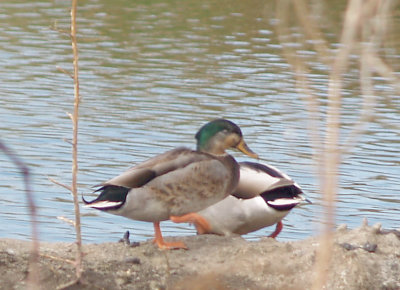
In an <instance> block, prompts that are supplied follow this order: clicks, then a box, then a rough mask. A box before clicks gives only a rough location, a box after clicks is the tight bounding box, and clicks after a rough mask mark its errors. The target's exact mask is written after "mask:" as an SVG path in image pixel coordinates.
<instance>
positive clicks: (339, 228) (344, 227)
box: [337, 224, 347, 232]
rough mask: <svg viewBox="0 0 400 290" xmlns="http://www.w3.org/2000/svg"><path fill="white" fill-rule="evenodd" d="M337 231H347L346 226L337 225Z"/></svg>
mask: <svg viewBox="0 0 400 290" xmlns="http://www.w3.org/2000/svg"><path fill="white" fill-rule="evenodd" d="M337 231H338V232H344V231H347V225H346V224H341V225H339V226H338V228H337Z"/></svg>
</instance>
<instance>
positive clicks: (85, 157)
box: [0, 0, 400, 242]
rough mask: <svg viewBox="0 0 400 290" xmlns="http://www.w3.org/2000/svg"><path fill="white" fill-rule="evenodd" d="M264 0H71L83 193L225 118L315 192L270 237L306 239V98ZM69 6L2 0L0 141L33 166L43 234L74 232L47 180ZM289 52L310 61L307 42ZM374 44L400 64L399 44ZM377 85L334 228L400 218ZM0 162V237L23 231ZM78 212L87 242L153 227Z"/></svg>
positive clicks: (394, 147) (23, 216) (388, 130)
mask: <svg viewBox="0 0 400 290" xmlns="http://www.w3.org/2000/svg"><path fill="white" fill-rule="evenodd" d="M333 2H337V3H339V4H340V5H336V6H334V7H333V8H332V7H329V6H328V7H326V8H325V9H324V10H323V11H322V12H325V13H327V16H326V18H327V21H326V25H327V27H326V30H327V31H328V32H327V36H328V38H329V39H332V41H335V40H336V39H337V34H338V33H339V30H338V28H336V29H337V30H335V29H334V28H332V27H339V26H340V25H339V21H340V17H337V15H339V13H338V12H336V14H335V12H334V11H336V10H338V9H342V7H343V3H342V1H333ZM273 3H274V1H249V2H248V1H208V0H206V1H179V2H178V1H165V0H158V1H128V0H114V1H107V0H88V1H82V3H81V4H80V5H81V6H80V7H79V19H78V25H79V27H78V29H79V30H78V34H79V39H78V41H79V52H80V59H79V60H80V85H81V95H82V98H83V102H82V104H81V111H80V127H79V177H78V181H79V192H80V193H82V194H85V195H86V196H90V194H91V191H92V188H91V186H92V185H95V184H98V183H100V182H102V181H104V180H107V179H109V178H110V177H112V176H115V175H117V174H119V173H120V172H121V171H123V170H125V169H127V168H128V167H129V166H131V165H132V164H135V163H138V162H141V161H143V160H145V159H147V158H149V157H151V156H154V155H155V154H159V153H162V152H164V151H166V150H169V149H171V148H174V147H176V146H182V145H184V146H188V147H191V148H194V146H195V145H194V134H195V132H196V131H197V129H198V128H199V127H200V126H201V125H202V124H204V123H205V122H207V121H208V120H210V119H213V118H216V117H224V118H228V119H231V120H233V121H234V122H236V123H237V124H238V125H240V126H241V128H242V130H243V133H244V136H245V139H246V141H247V143H248V144H249V145H250V146H251V148H252V149H253V150H254V151H256V152H258V153H259V155H260V156H261V160H262V161H263V162H268V163H270V164H272V165H275V166H277V167H279V168H280V169H281V170H283V171H285V172H286V173H288V174H289V175H290V176H291V177H292V178H294V179H295V180H296V181H297V183H298V184H300V185H301V186H302V188H303V190H304V192H305V193H306V195H307V197H308V198H309V199H310V200H312V201H313V204H312V205H306V206H302V207H299V208H296V209H294V210H293V211H292V212H291V213H290V214H289V215H288V216H287V218H286V219H285V227H284V230H283V232H282V233H281V235H280V236H279V238H280V239H282V240H292V239H302V238H306V237H308V236H310V235H312V234H314V232H315V230H316V229H318V225H319V220H320V219H321V212H322V209H321V206H320V204H321V201H320V200H321V198H320V194H319V186H318V179H317V177H316V174H315V167H314V161H313V159H312V150H311V148H310V143H309V136H308V133H307V130H306V128H307V126H308V123H309V121H308V114H307V106H306V105H305V102H304V99H303V98H302V97H301V96H300V95H298V94H297V93H296V92H297V91H296V88H295V82H294V76H293V72H292V71H291V69H290V67H289V65H288V64H287V63H286V61H285V58H284V57H283V55H282V47H281V45H280V44H279V41H278V39H277V36H276V30H275V25H276V23H277V20H276V19H275V15H274V13H275V8H274V7H273V6H274V4H273ZM69 4H70V3H69V1H61V0H56V1H44V0H39V1H15V0H12V1H11V0H3V1H1V3H0V22H1V23H2V29H1V30H0V41H1V43H2V46H1V47H0V58H1V62H0V120H1V123H0V138H1V140H2V141H3V142H5V143H6V144H7V145H8V146H10V147H11V148H12V149H13V150H14V151H15V152H17V153H18V154H19V156H20V157H21V158H22V159H23V160H24V161H25V162H26V163H27V164H28V165H29V167H30V168H31V169H32V172H33V188H34V191H35V201H36V203H37V205H38V214H39V219H40V238H41V239H42V240H48V241H72V240H73V239H74V230H73V228H72V227H71V226H70V225H69V224H68V223H66V222H64V221H62V220H60V219H59V218H58V217H60V216H62V217H65V218H69V219H73V204H72V198H71V196H70V194H69V192H67V191H66V190H65V189H64V188H62V187H59V186H57V185H55V184H53V183H52V182H50V181H49V180H48V177H51V178H54V179H56V180H58V181H59V182H62V183H66V184H68V183H69V182H70V180H71V146H70V145H69V143H68V142H66V141H68V140H70V139H71V122H70V120H69V118H68V116H67V112H71V111H72V109H73V86H72V80H71V79H70V77H69V76H68V75H66V74H65V73H63V72H61V71H60V70H59V69H58V68H62V69H65V70H68V71H71V69H72V64H71V59H72V56H71V46H70V41H69V37H68V32H67V31H68V29H69ZM327 5H328V4H327ZM331 8H332V9H331ZM327 11H329V13H328V12H327ZM335 23H336V24H335ZM293 33H294V34H295V33H297V32H296V31H293ZM333 46H334V43H333ZM299 53H303V54H304V59H305V60H307V57H308V55H309V54H308V53H307V51H302V52H299ZM385 53H386V56H387V58H388V59H389V60H391V61H392V63H393V64H395V65H397V67H399V64H398V63H399V58H398V53H396V51H395V50H392V51H387V52H385ZM316 67H318V66H317V65H316ZM322 67H323V66H320V68H319V69H318V68H317V69H316V70H315V71H313V72H311V73H310V76H309V77H310V78H311V79H312V80H313V81H314V83H315V89H316V90H317V91H318V94H319V96H318V97H319V98H320V101H321V103H322V104H325V103H326V89H327V88H326V83H327V72H326V70H324V69H323V68H322ZM346 82H347V83H348V85H347V86H346V91H345V99H344V104H343V110H342V113H343V126H342V132H343V133H344V134H346V133H348V132H349V130H350V129H351V126H352V124H353V123H354V122H355V120H356V119H357V115H358V112H359V110H360V100H361V99H360V97H359V94H360V93H359V91H358V89H357V82H358V80H357V78H356V76H355V75H354V76H353V75H352V74H351V73H350V74H348V75H346ZM377 92H378V93H379V95H378V96H377V103H376V106H375V107H376V108H375V113H374V118H373V121H372V122H371V123H370V124H369V126H368V129H367V131H366V132H365V134H364V135H363V136H362V137H361V138H360V139H359V143H358V144H357V146H356V147H355V148H354V149H353V150H352V154H350V155H348V156H346V157H345V158H344V160H343V165H342V166H341V168H340V169H341V171H340V174H341V176H340V189H339V195H338V203H337V209H338V217H337V223H338V224H339V223H347V224H349V226H351V227H356V226H358V225H359V224H360V222H361V220H362V218H364V217H367V218H368V219H369V220H370V221H371V222H373V223H374V222H380V223H382V224H383V226H384V227H386V228H398V227H399V226H400V225H399V209H398V208H399V205H400V203H399V200H400V198H399V193H398V190H399V188H400V182H399V172H400V171H399V165H400V159H399V152H400V134H399V133H400V132H399V125H400V117H399V115H400V97H399V96H398V95H396V94H395V93H394V92H393V91H391V90H390V88H389V87H387V86H386V85H385V83H384V82H382V85H381V87H380V89H379V90H377ZM322 113H323V112H321V114H322ZM232 154H233V155H234V156H235V157H237V159H238V160H240V161H242V160H246V158H245V157H243V156H242V155H241V154H239V153H236V152H234V153H232ZM0 162H1V164H2V166H1V172H0V222H1V224H2V225H3V226H2V227H1V230H0V237H13V238H21V239H29V237H30V223H29V216H28V214H27V205H26V199H25V196H24V192H23V189H24V187H23V183H22V180H21V176H20V174H19V172H18V170H17V169H16V168H15V166H14V165H13V164H12V163H11V162H10V161H9V160H8V158H7V157H6V156H5V155H4V154H0ZM82 214H83V218H82V223H83V228H82V232H83V239H84V241H85V242H100V241H115V240H117V239H118V238H120V237H121V236H122V234H123V232H124V231H125V230H128V229H129V230H130V231H131V233H132V234H133V238H134V239H136V240H144V239H148V238H149V237H151V236H152V235H153V228H152V224H151V223H145V222H137V221H131V220H128V219H124V218H122V217H117V216H113V215H109V214H105V213H99V212H97V211H94V210H90V209H82ZM5 225H7V226H5ZM162 229H163V232H164V233H165V235H166V236H168V235H192V234H194V233H195V232H194V230H193V229H192V228H191V227H190V226H189V225H175V224H173V223H170V222H164V223H163V224H162ZM272 230H273V229H272V228H266V229H263V230H260V231H258V232H256V233H252V234H251V235H249V236H248V237H249V238H255V237H259V236H264V235H267V234H269V233H270V232H271V231H272Z"/></svg>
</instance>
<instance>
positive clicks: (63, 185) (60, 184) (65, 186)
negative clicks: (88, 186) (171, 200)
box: [47, 176, 72, 191]
mask: <svg viewBox="0 0 400 290" xmlns="http://www.w3.org/2000/svg"><path fill="white" fill-rule="evenodd" d="M47 178H48V179H49V180H50V181H51V182H53V183H54V184H57V185H59V186H61V187H64V188H65V189H67V190H69V191H72V188H71V186H69V185H66V184H64V183H61V182H59V181H57V180H55V179H53V178H51V177H49V176H48V177H47Z"/></svg>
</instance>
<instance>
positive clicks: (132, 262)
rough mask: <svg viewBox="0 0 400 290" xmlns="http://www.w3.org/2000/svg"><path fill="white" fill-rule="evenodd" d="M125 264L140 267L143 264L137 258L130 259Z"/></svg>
mask: <svg viewBox="0 0 400 290" xmlns="http://www.w3.org/2000/svg"><path fill="white" fill-rule="evenodd" d="M124 262H125V263H131V264H135V265H140V264H141V263H142V262H141V261H140V259H139V258H137V257H129V258H126V259H125V260H124Z"/></svg>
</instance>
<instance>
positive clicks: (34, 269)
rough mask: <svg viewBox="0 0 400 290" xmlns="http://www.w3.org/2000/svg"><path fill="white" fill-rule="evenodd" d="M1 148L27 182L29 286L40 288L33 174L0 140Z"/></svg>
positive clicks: (25, 182)
mask: <svg viewBox="0 0 400 290" xmlns="http://www.w3.org/2000/svg"><path fill="white" fill-rule="evenodd" d="M0 150H1V151H3V152H4V154H6V155H7V156H8V158H10V159H11V161H12V162H13V163H14V164H15V165H16V166H17V167H18V169H19V170H20V172H21V174H22V176H23V178H24V184H25V194H26V198H27V200H28V206H29V212H30V216H31V227H32V248H31V253H30V257H29V274H28V288H29V289H38V288H39V268H38V260H39V259H38V258H39V239H38V228H37V214H36V205H35V202H34V200H33V191H32V188H31V174H30V170H29V168H28V166H26V164H25V163H24V162H23V161H22V160H21V159H20V158H19V157H18V156H17V155H16V154H15V153H14V152H13V151H12V150H11V149H10V148H8V147H7V146H6V145H5V144H4V143H3V142H1V141H0Z"/></svg>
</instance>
